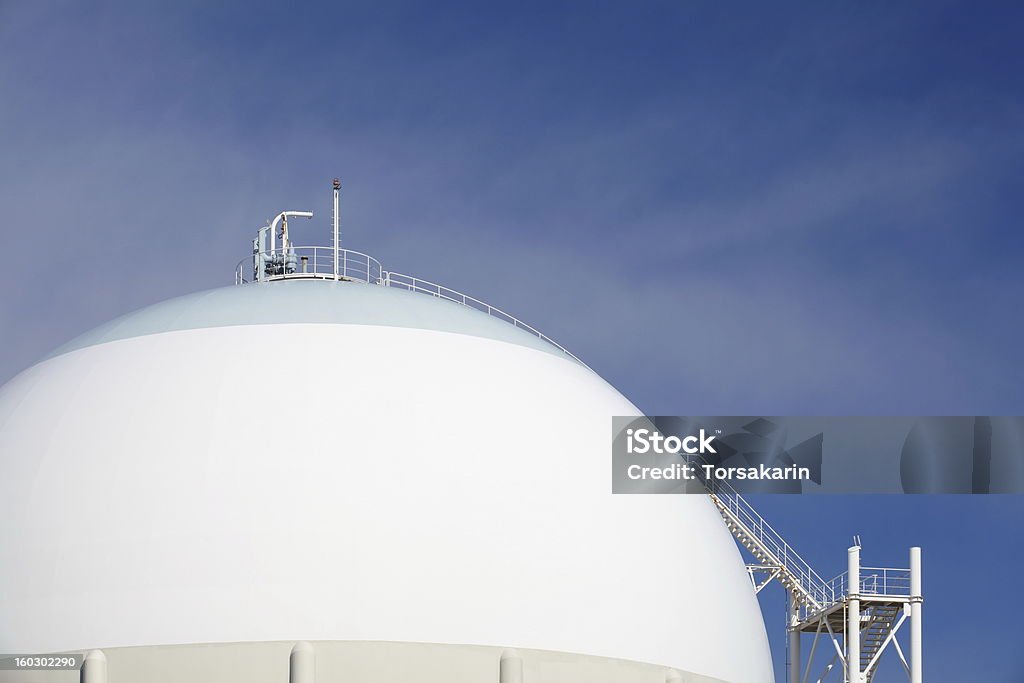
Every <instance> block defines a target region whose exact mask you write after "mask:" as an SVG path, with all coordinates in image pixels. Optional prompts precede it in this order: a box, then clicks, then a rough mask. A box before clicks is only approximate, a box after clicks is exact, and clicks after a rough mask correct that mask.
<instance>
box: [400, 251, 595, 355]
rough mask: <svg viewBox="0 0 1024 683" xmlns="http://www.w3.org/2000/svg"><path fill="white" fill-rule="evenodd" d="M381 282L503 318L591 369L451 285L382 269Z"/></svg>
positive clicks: (532, 329) (539, 334) (541, 335)
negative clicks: (446, 285) (382, 279)
mask: <svg viewBox="0 0 1024 683" xmlns="http://www.w3.org/2000/svg"><path fill="white" fill-rule="evenodd" d="M382 284H383V285H384V286H385V287H398V288H400V289H404V290H406V291H410V292H418V293H420V294H427V295H428V296H434V297H437V298H439V299H446V300H448V301H451V302H453V303H457V304H462V305H463V306H467V307H469V308H473V309H476V310H478V311H481V312H482V313H486V314H487V315H489V316H492V317H494V318H498V319H499V320H504V321H505V322H507V323H509V324H511V325H513V326H515V327H518V328H519V329H521V330H525V331H526V332H529V333H530V334H532V335H533V336H535V337H537V338H538V339H541V340H542V341H545V342H547V343H548V344H551V345H552V346H554V347H555V348H556V349H558V350H559V351H561V352H562V353H564V354H565V355H567V356H569V357H570V358H572V359H573V360H575V361H576V362H577V363H579V364H580V365H582V366H583V367H585V368H587V369H588V370H590V369H591V368H590V366H589V365H587V364H586V363H584V362H583V361H582V360H580V359H579V358H578V357H577V356H576V354H574V353H573V352H572V351H570V350H569V349H567V348H565V347H564V346H562V345H561V344H559V343H558V342H556V341H555V340H554V339H552V338H551V337H549V336H547V335H546V334H544V333H543V332H541V331H540V330H538V329H537V328H535V327H533V326H532V325H529V324H527V323H524V322H523V321H522V320H520V319H519V318H516V317H515V316H513V315H511V314H509V313H506V312H505V311H503V310H501V309H500V308H498V307H496V306H492V305H490V304H489V303H487V302H485V301H481V300H480V299H477V298H475V297H472V296H469V295H468V294H463V293H462V292H459V291H457V290H454V289H452V288H451V287H445V286H444V285H439V284H437V283H436V282H430V281H429V280H424V279H422V278H418V277H415V276H413V275H405V274H404V273H392V272H389V271H384V282H383V283H382Z"/></svg>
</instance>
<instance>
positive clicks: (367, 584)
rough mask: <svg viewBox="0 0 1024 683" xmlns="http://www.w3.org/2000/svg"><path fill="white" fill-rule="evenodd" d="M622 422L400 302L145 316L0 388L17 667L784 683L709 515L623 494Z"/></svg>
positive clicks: (259, 295)
mask: <svg viewBox="0 0 1024 683" xmlns="http://www.w3.org/2000/svg"><path fill="white" fill-rule="evenodd" d="M613 415H639V412H638V410H637V409H636V408H635V407H634V406H633V405H632V404H631V403H630V402H629V401H628V400H627V399H625V398H624V397H623V396H622V395H621V394H619V393H618V392H617V391H616V390H615V389H614V388H613V387H611V386H610V385H609V384H607V383H606V382H605V381H604V380H602V379H601V378H600V377H599V376H598V375H597V374H595V373H594V372H593V371H592V370H590V369H588V368H587V367H586V366H584V365H582V364H581V363H580V362H578V361H577V360H575V359H574V358H573V357H571V356H569V355H567V354H566V353H564V352H563V351H562V350H561V349H559V348H558V347H556V346H554V345H552V344H549V343H548V342H547V341H545V340H544V339H541V338H538V337H537V336H535V335H533V334H530V333H529V332H527V331H524V330H522V329H519V328H518V327H516V326H515V325H512V324H509V323H508V322H505V321H503V320H500V319H498V318H495V317H493V316H489V315H487V313H486V312H480V311H478V310H474V309H473V308H470V307H468V306H464V305H460V304H459V303H454V302H452V301H447V300H444V299H443V298H438V297H431V296H424V295H423V294H420V293H415V292H410V291H401V290H399V289H397V288H394V287H383V286H378V285H376V284H373V283H365V282H351V281H340V280H339V281H336V280H333V279H330V278H327V279H322V278H295V279H289V278H285V279H283V280H281V281H271V282H258V283H249V284H243V285H240V286H235V287H227V288H224V289H217V290H211V291H206V292H200V293H197V294H192V295H188V296H185V297H182V298H179V299H174V300H171V301H167V302H164V303H161V304H157V305H155V306H152V307H149V308H147V309H144V310H141V311H138V312H136V313H133V314H130V315H127V316H125V317H123V318H121V319H118V320H116V321H114V322H112V323H110V324H108V325H105V326H103V327H100V328H98V329H97V330H94V331H92V332H90V333H88V334H86V335H83V336H82V337H80V338H79V339H77V340H75V341H73V342H72V343H70V344H69V345H67V346H65V347H64V348H62V349H60V350H58V351H57V352H55V353H54V354H51V356H50V357H48V358H46V359H45V360H43V361H41V362H40V363H38V364H37V365H35V366H33V367H31V368H29V369H28V370H26V371H25V372H23V373H21V374H20V375H19V376H18V377H16V378H15V379H13V380H12V381H11V382H9V383H8V384H7V385H6V386H5V387H3V389H2V390H0V454H2V459H3V470H4V476H3V477H2V478H0V652H8V653H12V652H58V651H60V652H63V651H72V650H74V651H83V650H86V649H89V648H121V647H126V646H144V647H158V646H159V647H163V646H172V645H175V644H186V643H193V644H204V643H206V644H210V643H261V642H265V641H269V642H284V641H288V642H294V640H292V641H289V639H301V640H304V641H346V642H349V641H389V642H390V641H399V642H407V643H423V644H427V643H435V644H464V645H473V646H477V645H478V646H494V647H498V648H519V649H522V650H523V651H529V650H544V651H558V652H561V653H576V654H578V655H580V656H581V657H585V656H598V657H608V658H616V659H622V660H631V661H636V662H642V663H647V664H651V665H657V667H670V668H672V669H674V670H676V671H678V672H682V673H680V674H679V675H680V676H681V677H680V678H677V679H676V680H709V679H711V680H714V679H717V680H722V681H729V682H732V683H766V682H769V681H772V680H773V679H772V672H771V668H772V667H771V661H770V656H769V651H768V646H767V640H766V636H765V630H764V624H763V621H762V618H761V614H760V611H759V608H758V605H757V602H756V599H755V596H754V593H753V591H752V589H751V584H750V580H749V579H748V577H747V575H746V572H745V568H744V564H743V561H742V559H741V557H740V554H739V552H738V549H737V547H736V546H735V544H734V542H733V540H732V537H731V536H730V534H729V532H728V530H727V529H726V528H725V526H724V524H723V523H722V520H721V518H720V517H719V516H718V513H717V512H716V510H715V509H714V507H713V506H712V504H711V503H710V501H709V500H708V499H707V498H706V497H705V496H700V495H661V496H656V495H650V496H643V495H635V496H629V495H612V493H611V468H610V440H611V429H610V426H611V417H612V416H613ZM289 647H290V645H289ZM324 651H325V652H326V650H324ZM500 651H504V650H500ZM126 656H127V655H126ZM133 656H134V655H133ZM182 656H184V655H182ZM325 657H326V655H325ZM384 659H386V658H383V659H382V660H381V661H384ZM284 661H285V671H284V674H283V676H284V677H285V678H287V675H288V673H287V658H286V659H285V660H284ZM495 661H496V660H495ZM324 662H327V660H326V659H325V660H324ZM125 666H127V664H126V665H125ZM319 666H320V668H319V669H318V674H317V676H318V678H317V680H326V678H325V677H326V676H327V673H326V672H328V671H329V670H330V665H329V664H328V663H322V664H321V665H319ZM116 669H117V667H116V666H115V664H114V660H111V664H110V676H111V680H113V679H114V678H115V673H116ZM371 669H372V667H371V668H370V669H368V671H369V670H371ZM125 670H127V669H125ZM360 671H362V670H360ZM644 671H646V672H648V673H645V674H644V676H647V675H648V674H649V671H648V670H647V669H644ZM658 671H661V669H658ZM293 673H294V672H293ZM658 675H660V674H658ZM360 676H362V677H360ZM504 676H505V674H504V669H503V673H502V677H504ZM702 677H707V678H702ZM373 678H374V677H373V675H372V674H371V673H366V672H364V673H362V674H359V675H356V674H352V675H351V676H348V677H346V678H345V680H367V681H369V680H373ZM541 678H542V677H540V676H538V677H535V679H536V680H540V679H541ZM158 679H159V676H158V675H156V674H154V680H158ZM641 679H642V680H654V678H650V677H648V678H643V677H638V678H636V680H641ZM239 680H240V679H239ZM275 680H283V679H281V678H280V677H278V678H277V679H275ZM381 680H385V679H384V678H382V679H381ZM451 680H459V679H458V677H457V676H455V677H454V678H452V679H451ZM494 680H495V681H497V680H498V678H497V677H495V678H494ZM502 680H505V679H504V678H503V679H502ZM509 680H512V679H509ZM527 680H529V676H527ZM552 680H554V679H552ZM566 680H569V679H566ZM571 680H576V679H575V678H572V679H571ZM623 680H624V679H623ZM662 680H664V679H662ZM669 680H671V677H670V678H669Z"/></svg>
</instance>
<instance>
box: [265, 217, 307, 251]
mask: <svg viewBox="0 0 1024 683" xmlns="http://www.w3.org/2000/svg"><path fill="white" fill-rule="evenodd" d="M289 216H297V217H299V218H312V217H313V212H312V211H282V212H281V213H279V214H277V217H276V218H274V220H273V222H272V223H271V224H270V253H271V254H273V253H274V251H275V250H276V249H277V226H278V224H279V223H280V222H281V221H283V220H285V219H287V218H288V217H289ZM285 237H287V236H286V235H285ZM282 248H284V249H287V248H288V245H287V244H284V245H283V247H282Z"/></svg>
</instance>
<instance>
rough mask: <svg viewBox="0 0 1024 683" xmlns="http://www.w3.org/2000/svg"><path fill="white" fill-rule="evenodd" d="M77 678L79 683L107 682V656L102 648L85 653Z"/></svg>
mask: <svg viewBox="0 0 1024 683" xmlns="http://www.w3.org/2000/svg"><path fill="white" fill-rule="evenodd" d="M78 680H79V681H81V683H107V656H106V655H104V654H103V651H102V650H92V651H90V652H89V653H88V654H87V655H85V659H83V660H82V670H81V672H80V673H79V678H78Z"/></svg>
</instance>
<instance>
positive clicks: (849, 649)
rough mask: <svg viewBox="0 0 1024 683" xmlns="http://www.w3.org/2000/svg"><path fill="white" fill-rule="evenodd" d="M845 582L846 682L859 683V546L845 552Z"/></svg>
mask: <svg viewBox="0 0 1024 683" xmlns="http://www.w3.org/2000/svg"><path fill="white" fill-rule="evenodd" d="M847 553H848V554H847V580H848V581H849V586H848V590H849V591H850V597H849V601H848V603H847V610H848V611H847V615H848V617H849V620H848V621H847V624H846V672H847V673H846V680H847V681H849V683H861V671H860V546H859V545H855V546H853V547H851V548H850V549H849V550H848V551H847Z"/></svg>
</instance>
